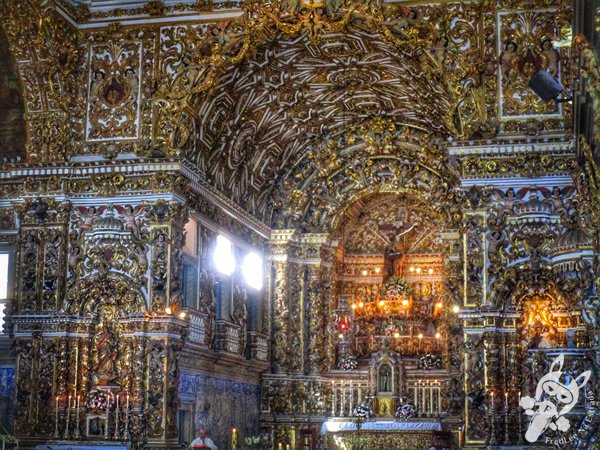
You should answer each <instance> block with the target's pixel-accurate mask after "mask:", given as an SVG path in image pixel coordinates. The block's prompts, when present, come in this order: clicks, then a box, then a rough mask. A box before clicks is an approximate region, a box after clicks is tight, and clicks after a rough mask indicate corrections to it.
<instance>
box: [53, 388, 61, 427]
mask: <svg viewBox="0 0 600 450" xmlns="http://www.w3.org/2000/svg"><path fill="white" fill-rule="evenodd" d="M59 398H60V397H59V396H58V395H57V396H56V407H55V408H54V410H55V413H56V418H55V419H54V420H55V421H56V427H57V428H58V399H59Z"/></svg>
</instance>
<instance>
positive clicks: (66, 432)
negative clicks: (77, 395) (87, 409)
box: [65, 394, 71, 437]
mask: <svg viewBox="0 0 600 450" xmlns="http://www.w3.org/2000/svg"><path fill="white" fill-rule="evenodd" d="M70 421H71V394H69V400H68V403H67V427H66V428H65V437H69V422H70Z"/></svg>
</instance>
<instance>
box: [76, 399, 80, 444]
mask: <svg viewBox="0 0 600 450" xmlns="http://www.w3.org/2000/svg"><path fill="white" fill-rule="evenodd" d="M79 410H80V404H79V394H77V425H76V427H75V438H79V436H80V434H79V423H80V422H79Z"/></svg>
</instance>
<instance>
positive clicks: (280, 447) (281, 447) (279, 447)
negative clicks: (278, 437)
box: [277, 442, 283, 450]
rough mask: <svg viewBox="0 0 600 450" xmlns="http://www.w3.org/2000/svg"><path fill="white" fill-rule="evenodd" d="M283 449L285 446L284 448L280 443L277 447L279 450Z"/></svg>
mask: <svg viewBox="0 0 600 450" xmlns="http://www.w3.org/2000/svg"><path fill="white" fill-rule="evenodd" d="M282 449H283V446H282V444H281V442H280V443H279V445H278V446H277V450H282Z"/></svg>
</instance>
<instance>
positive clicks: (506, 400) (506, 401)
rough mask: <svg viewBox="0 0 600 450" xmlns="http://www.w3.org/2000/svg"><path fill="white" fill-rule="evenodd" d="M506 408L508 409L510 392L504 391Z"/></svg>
mask: <svg viewBox="0 0 600 450" xmlns="http://www.w3.org/2000/svg"><path fill="white" fill-rule="evenodd" d="M504 408H505V409H507V410H508V392H505V393H504Z"/></svg>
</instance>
